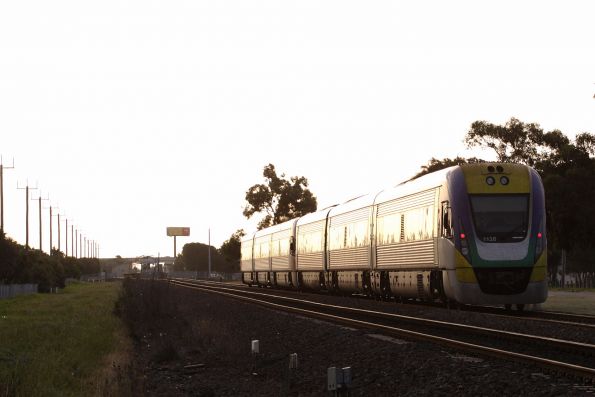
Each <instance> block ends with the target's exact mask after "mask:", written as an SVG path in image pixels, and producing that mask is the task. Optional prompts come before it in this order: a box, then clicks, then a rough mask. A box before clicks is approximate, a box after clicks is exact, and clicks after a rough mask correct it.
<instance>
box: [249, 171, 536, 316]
mask: <svg viewBox="0 0 595 397" xmlns="http://www.w3.org/2000/svg"><path fill="white" fill-rule="evenodd" d="M241 255H242V257H241V271H242V274H243V282H244V283H247V284H250V285H259V286H282V287H288V288H307V289H314V290H328V291H330V292H340V293H353V292H356V293H363V294H367V295H374V296H380V297H384V298H390V297H399V298H413V299H420V300H442V301H445V302H447V301H455V302H459V303H463V304H477V305H482V304H504V305H512V304H516V305H517V306H518V307H519V308H522V307H523V306H522V305H524V304H532V303H542V302H544V301H545V299H546V298H547V278H546V269H547V263H546V259H547V253H546V230H545V199H544V191H543V186H542V183H541V178H540V177H539V175H538V174H537V172H536V171H535V170H533V169H532V168H530V167H528V166H525V165H519V164H511V163H482V164H465V165H461V166H455V167H450V168H447V169H444V170H441V171H437V172H434V173H431V174H428V175H425V176H422V177H420V178H418V179H415V180H413V181H410V182H406V183H403V184H401V185H398V186H395V187H393V188H390V189H387V190H384V191H381V192H379V193H375V194H370V195H366V196H362V197H359V198H356V199H353V200H350V201H348V202H346V203H344V204H341V205H337V206H333V207H330V208H326V209H323V210H321V211H317V212H314V213H311V214H307V215H305V216H303V217H301V218H298V219H293V220H291V221H288V222H285V223H283V224H279V225H275V226H272V227H270V228H267V229H263V230H260V231H258V232H257V233H255V234H253V235H251V236H246V237H245V238H244V239H243V241H242V250H241Z"/></svg>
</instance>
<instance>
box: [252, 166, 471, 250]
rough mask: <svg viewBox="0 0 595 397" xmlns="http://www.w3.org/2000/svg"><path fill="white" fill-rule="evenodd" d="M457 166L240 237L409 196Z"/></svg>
mask: <svg viewBox="0 0 595 397" xmlns="http://www.w3.org/2000/svg"><path fill="white" fill-rule="evenodd" d="M458 167H460V166H458V165H455V166H452V167H448V168H444V169H442V170H438V171H435V172H432V173H429V174H426V175H423V176H421V177H419V178H416V179H413V180H408V181H405V182H403V183H401V184H399V185H396V186H393V187H389V188H387V189H384V190H381V191H379V192H374V193H370V194H366V195H363V196H359V197H356V198H354V199H351V200H348V201H346V202H344V203H342V204H339V205H333V206H330V207H327V208H324V209H322V210H319V211H316V212H311V213H309V214H306V215H304V216H302V217H301V218H297V219H291V220H289V221H287V222H283V223H280V224H278V225H274V226H271V227H268V228H266V229H263V230H259V231H257V232H256V233H253V234H251V235H249V236H245V237H244V239H242V242H244V241H246V242H247V241H250V240H252V239H253V238H255V237H260V236H265V235H267V234H272V233H276V232H279V231H282V230H286V229H289V228H291V227H292V226H293V223H294V222H295V224H296V227H297V226H302V225H307V224H309V223H312V222H317V221H320V220H323V219H325V218H326V217H327V215H329V212H330V216H335V215H340V214H344V213H347V212H350V211H354V210H357V209H360V208H364V207H369V206H371V205H374V204H379V203H383V202H386V201H390V200H394V199H397V198H399V197H405V196H409V195H411V194H414V193H418V192H423V191H424V190H428V189H432V188H435V187H438V186H441V185H442V184H443V183H444V182H445V181H446V179H447V178H448V174H450V173H451V172H452V171H453V170H455V169H456V168H458Z"/></svg>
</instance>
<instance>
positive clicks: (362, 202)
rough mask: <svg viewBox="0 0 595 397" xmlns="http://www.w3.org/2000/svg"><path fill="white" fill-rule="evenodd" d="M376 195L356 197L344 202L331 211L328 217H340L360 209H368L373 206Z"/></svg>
mask: <svg viewBox="0 0 595 397" xmlns="http://www.w3.org/2000/svg"><path fill="white" fill-rule="evenodd" d="M377 194H378V193H370V194H366V195H365V196H360V197H356V198H354V199H351V200H348V201H346V202H344V203H343V204H339V205H337V206H336V207H334V208H332V209H331V212H330V214H329V216H336V215H341V214H345V213H347V212H350V211H354V210H357V209H360V208H364V207H370V206H372V205H374V199H375V198H376V196H377Z"/></svg>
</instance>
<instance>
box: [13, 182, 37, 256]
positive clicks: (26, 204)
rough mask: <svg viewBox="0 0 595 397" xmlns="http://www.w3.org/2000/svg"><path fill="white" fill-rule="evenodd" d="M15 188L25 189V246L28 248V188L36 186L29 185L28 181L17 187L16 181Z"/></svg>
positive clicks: (33, 188)
mask: <svg viewBox="0 0 595 397" xmlns="http://www.w3.org/2000/svg"><path fill="white" fill-rule="evenodd" d="M17 189H19V190H25V248H27V249H29V190H36V189H37V187H31V188H30V187H29V181H27V185H26V186H25V187H19V183H18V182H17Z"/></svg>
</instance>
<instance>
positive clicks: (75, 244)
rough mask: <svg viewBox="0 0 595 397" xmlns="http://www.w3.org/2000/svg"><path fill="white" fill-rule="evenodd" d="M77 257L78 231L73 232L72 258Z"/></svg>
mask: <svg viewBox="0 0 595 397" xmlns="http://www.w3.org/2000/svg"><path fill="white" fill-rule="evenodd" d="M78 255H79V230H78V229H76V230H75V231H74V257H75V258H78Z"/></svg>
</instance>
